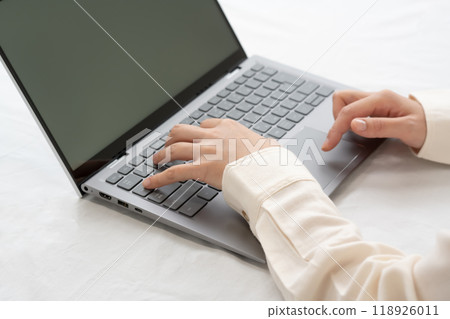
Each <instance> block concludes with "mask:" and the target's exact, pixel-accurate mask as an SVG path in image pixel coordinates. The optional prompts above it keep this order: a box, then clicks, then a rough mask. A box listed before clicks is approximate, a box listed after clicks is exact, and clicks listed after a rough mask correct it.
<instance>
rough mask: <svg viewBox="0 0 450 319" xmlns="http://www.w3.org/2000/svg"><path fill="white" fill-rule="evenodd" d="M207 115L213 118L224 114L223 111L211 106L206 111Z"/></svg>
mask: <svg viewBox="0 0 450 319" xmlns="http://www.w3.org/2000/svg"><path fill="white" fill-rule="evenodd" d="M208 115H209V116H211V117H214V118H221V117H222V116H224V115H225V112H224V111H221V110H219V109H217V108H213V109H212V110H211V111H209V112H208Z"/></svg>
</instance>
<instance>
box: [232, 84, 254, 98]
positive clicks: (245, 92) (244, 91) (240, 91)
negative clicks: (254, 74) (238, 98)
mask: <svg viewBox="0 0 450 319" xmlns="http://www.w3.org/2000/svg"><path fill="white" fill-rule="evenodd" d="M252 92H253V90H252V89H249V88H246V87H245V86H241V87H240V88H239V89H237V90H236V93H238V94H240V95H243V96H248V95H250V94H251V93H252Z"/></svg>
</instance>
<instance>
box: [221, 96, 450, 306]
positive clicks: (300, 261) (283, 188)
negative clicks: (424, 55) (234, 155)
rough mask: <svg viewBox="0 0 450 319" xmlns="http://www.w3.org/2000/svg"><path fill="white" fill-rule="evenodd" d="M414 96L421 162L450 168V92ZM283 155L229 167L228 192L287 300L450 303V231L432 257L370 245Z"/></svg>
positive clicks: (265, 153)
mask: <svg viewBox="0 0 450 319" xmlns="http://www.w3.org/2000/svg"><path fill="white" fill-rule="evenodd" d="M410 97H411V98H413V99H417V100H418V101H420V103H421V104H422V106H423V107H424V111H425V116H426V122H427V137H426V140H425V143H424V145H423V147H422V148H421V150H420V151H419V152H418V154H417V156H419V157H422V158H425V159H429V160H433V161H437V162H441V163H446V164H450V91H425V92H418V93H416V94H414V95H411V96H410ZM280 152H288V151H287V150H286V149H283V148H279V147H272V148H266V149H263V150H261V151H259V152H258V153H259V154H255V153H253V154H250V155H248V156H246V157H243V158H241V159H239V160H237V161H236V162H233V163H230V164H228V165H227V167H226V168H225V172H224V175H223V183H222V187H223V194H224V197H225V200H226V201H227V203H228V204H229V205H230V206H231V207H232V208H233V209H234V210H236V211H237V212H238V213H240V214H241V215H242V216H243V217H244V218H246V219H247V221H248V222H249V225H250V228H251V230H252V232H253V234H254V235H255V236H256V237H257V238H258V240H259V241H260V243H261V245H262V247H263V249H264V252H265V254H266V259H267V263H268V266H269V270H270V272H271V274H272V276H273V278H274V280H275V282H276V284H277V285H278V287H279V289H280V290H281V292H282V293H283V296H284V298H285V299H289V300H291V299H300V300H418V299H423V300H450V230H448V231H443V232H441V233H439V234H438V238H437V245H436V247H435V250H434V251H433V252H432V254H431V255H429V256H427V257H421V256H417V255H413V256H408V255H405V254H404V253H402V252H401V251H399V250H397V249H395V248H392V247H389V246H387V245H384V244H382V243H376V242H368V241H364V240H363V239H362V238H361V235H360V233H359V231H358V228H357V227H356V226H355V225H354V224H353V223H352V222H350V221H349V220H347V219H345V218H343V217H341V216H339V213H338V210H337V209H336V207H335V206H334V204H333V202H332V201H331V200H330V199H329V198H328V197H327V196H326V195H325V194H324V193H323V191H322V189H321V187H320V185H319V184H318V183H317V181H316V180H315V179H314V178H313V177H312V175H311V174H310V173H309V171H308V170H307V169H306V168H305V167H304V166H299V165H298V162H297V161H296V159H297V158H296V156H295V155H294V154H293V153H291V152H288V165H280V156H284V158H285V156H286V155H285V154H286V153H284V155H280ZM255 155H260V156H261V157H262V158H263V159H264V161H265V162H266V164H267V165H263V166H261V165H260V164H261V159H260V158H258V159H257V160H256V159H255V157H254V156H255ZM283 162H284V164H286V161H283Z"/></svg>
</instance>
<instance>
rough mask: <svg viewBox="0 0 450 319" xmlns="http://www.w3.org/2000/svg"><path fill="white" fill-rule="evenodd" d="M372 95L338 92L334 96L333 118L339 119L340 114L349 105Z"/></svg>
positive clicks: (345, 91)
mask: <svg viewBox="0 0 450 319" xmlns="http://www.w3.org/2000/svg"><path fill="white" fill-rule="evenodd" d="M371 94H372V93H370V92H361V91H356V90H341V91H336V92H335V93H334V94H333V116H334V118H337V116H338V114H339V112H340V111H341V110H342V108H343V107H345V106H346V105H349V104H351V103H353V102H356V101H358V100H360V99H363V98H366V97H368V96H369V95H371Z"/></svg>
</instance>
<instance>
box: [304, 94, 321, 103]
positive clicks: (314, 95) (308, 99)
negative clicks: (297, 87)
mask: <svg viewBox="0 0 450 319" xmlns="http://www.w3.org/2000/svg"><path fill="white" fill-rule="evenodd" d="M317 97H318V95H317V94H312V95H310V96H308V98H307V99H306V100H305V101H304V103H307V104H311V103H312V102H314V100H315V99H316V98H317Z"/></svg>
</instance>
